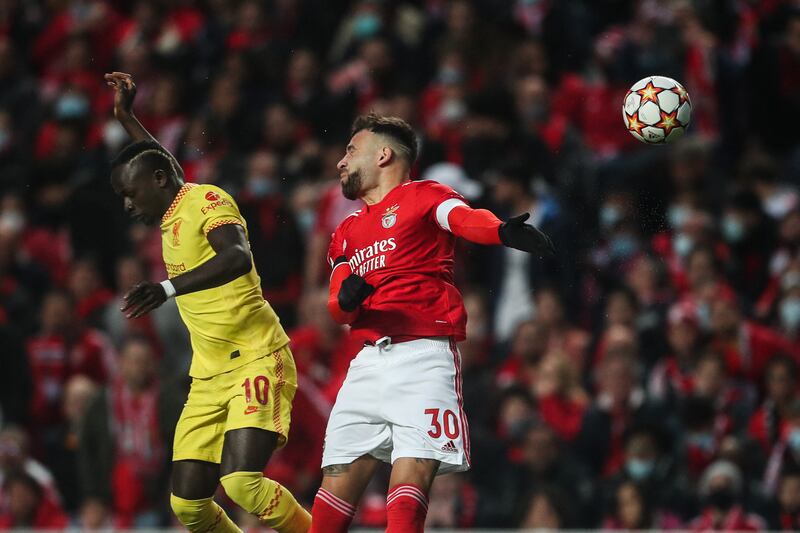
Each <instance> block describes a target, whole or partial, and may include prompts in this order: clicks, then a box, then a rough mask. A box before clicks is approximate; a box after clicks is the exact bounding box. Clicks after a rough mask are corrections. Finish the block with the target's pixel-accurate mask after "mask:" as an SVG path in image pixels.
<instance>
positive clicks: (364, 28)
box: [353, 13, 383, 39]
mask: <svg viewBox="0 0 800 533" xmlns="http://www.w3.org/2000/svg"><path fill="white" fill-rule="evenodd" d="M381 26H383V22H382V21H381V19H380V17H379V16H378V15H376V14H375V13H362V14H360V15H358V16H357V17H356V19H355V20H354V21H353V33H354V34H355V36H356V37H357V38H358V39H367V38H369V37H372V36H373V35H375V34H376V33H378V32H379V31H380V30H381Z"/></svg>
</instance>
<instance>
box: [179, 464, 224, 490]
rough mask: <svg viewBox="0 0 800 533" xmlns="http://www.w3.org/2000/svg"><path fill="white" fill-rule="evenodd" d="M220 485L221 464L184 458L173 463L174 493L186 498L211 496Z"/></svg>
mask: <svg viewBox="0 0 800 533" xmlns="http://www.w3.org/2000/svg"><path fill="white" fill-rule="evenodd" d="M217 485H219V465H218V464H216V463H209V462H206V461H194V460H184V461H175V462H173V463H172V493H173V494H174V495H175V496H177V497H179V498H183V499H184V500H202V499H204V498H211V497H212V496H214V493H215V492H216V491H217Z"/></svg>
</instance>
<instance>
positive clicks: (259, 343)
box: [161, 183, 289, 378]
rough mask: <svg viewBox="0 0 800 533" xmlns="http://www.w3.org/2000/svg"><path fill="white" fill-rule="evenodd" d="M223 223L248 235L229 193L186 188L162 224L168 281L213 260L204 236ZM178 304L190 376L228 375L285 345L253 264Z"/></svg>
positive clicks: (193, 186) (205, 187)
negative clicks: (236, 226) (188, 344)
mask: <svg viewBox="0 0 800 533" xmlns="http://www.w3.org/2000/svg"><path fill="white" fill-rule="evenodd" d="M224 224H239V225H240V226H242V227H243V228H244V230H245V233H247V224H245V221H244V219H243V218H242V215H241V213H239V207H238V206H237V205H236V202H235V201H234V200H233V198H231V197H230V195H229V194H228V193H226V192H225V191H223V190H222V189H220V188H219V187H215V186H213V185H198V184H194V183H187V184H186V185H184V186H183V187H182V188H181V189H180V191H179V192H178V195H177V196H176V197H175V201H173V202H172V205H171V206H170V208H169V209H167V212H166V213H164V216H163V217H162V219H161V241H162V251H163V255H164V263H165V265H166V267H167V274H168V275H169V277H170V278H173V277H176V276H179V275H181V274H183V273H184V272H188V271H190V270H192V269H194V268H197V267H198V266H200V265H202V264H203V263H205V262H206V261H208V260H209V259H211V258H212V257H214V255H215V252H214V249H213V248H212V247H211V244H210V243H209V242H208V239H207V238H206V235H208V233H209V232H210V231H211V230H213V229H214V228H218V227H219V226H222V225H224ZM176 301H177V303H178V309H179V310H180V313H181V317H182V318H183V321H184V323H185V324H186V327H187V328H188V329H189V335H190V337H191V340H192V352H193V354H192V366H191V368H190V370H189V375H191V376H192V377H195V378H207V377H211V376H215V375H217V374H221V373H223V372H228V371H230V370H233V369H235V368H237V367H239V366H242V365H244V364H246V363H248V362H250V361H253V360H254V359H256V358H258V357H261V356H263V355H267V354H270V353H272V352H273V351H275V350H277V349H278V348H280V347H282V346H284V345H285V344H286V343H288V342H289V337H288V336H287V335H286V332H284V331H283V327H282V326H281V324H280V320H279V319H278V315H276V314H275V311H273V310H272V307H270V305H269V303H267V301H266V300H264V296H263V294H262V292H261V279H260V278H259V277H258V273H257V272H256V268H255V265H253V268H252V270H250V272H249V273H247V274H245V275H244V276H240V277H238V278H236V279H235V280H233V281H231V282H228V283H226V284H225V285H221V286H219V287H214V288H212V289H206V290H203V291H197V292H193V293H190V294H184V295H181V296H178V297H177V298H176Z"/></svg>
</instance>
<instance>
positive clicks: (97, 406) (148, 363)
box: [78, 338, 177, 527]
mask: <svg viewBox="0 0 800 533" xmlns="http://www.w3.org/2000/svg"><path fill="white" fill-rule="evenodd" d="M154 370H155V354H154V351H153V348H152V346H151V345H150V344H149V342H148V341H147V340H146V339H144V338H132V339H130V340H128V341H126V342H125V343H124V344H123V346H122V348H121V350H120V364H119V379H118V380H115V381H114V382H112V383H111V384H110V386H109V387H107V388H105V389H104V390H103V391H102V392H101V393H100V394H99V395H98V396H97V398H95V399H94V401H92V403H91V405H90V406H89V407H88V410H87V413H86V419H85V422H84V425H83V428H82V430H81V435H80V441H79V442H80V443H79V449H78V461H79V468H80V480H81V485H82V492H83V494H84V497H85V498H86V499H87V501H92V502H99V503H101V504H103V505H105V506H107V507H108V508H109V510H110V512H111V513H112V515H113V517H114V522H115V523H116V524H117V525H118V527H133V526H135V527H148V526H153V525H155V524H157V523H158V511H159V505H160V504H161V503H162V502H163V501H164V498H163V491H164V490H166V486H165V482H166V477H165V473H166V465H167V461H168V459H169V458H168V456H167V453H166V451H167V449H168V444H167V443H169V442H170V436H171V433H172V431H173V429H172V428H174V422H175V420H176V418H177V416H176V413H174V412H170V408H174V405H173V404H172V403H171V402H169V400H168V399H167V398H166V397H165V396H166V395H168V394H169V393H168V392H166V391H165V392H160V391H159V383H158V382H157V381H156V379H155V372H154Z"/></svg>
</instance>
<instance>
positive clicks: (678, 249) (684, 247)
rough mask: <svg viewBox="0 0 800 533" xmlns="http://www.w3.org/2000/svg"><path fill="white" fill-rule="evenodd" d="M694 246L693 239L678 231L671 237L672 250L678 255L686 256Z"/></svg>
mask: <svg viewBox="0 0 800 533" xmlns="http://www.w3.org/2000/svg"><path fill="white" fill-rule="evenodd" d="M693 247H694V239H692V238H691V237H689V236H688V235H686V234H685V233H678V234H677V235H675V237H673V238H672V250H673V251H674V252H675V253H676V254H678V256H680V257H686V256H687V255H689V252H691V251H692V248H693Z"/></svg>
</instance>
